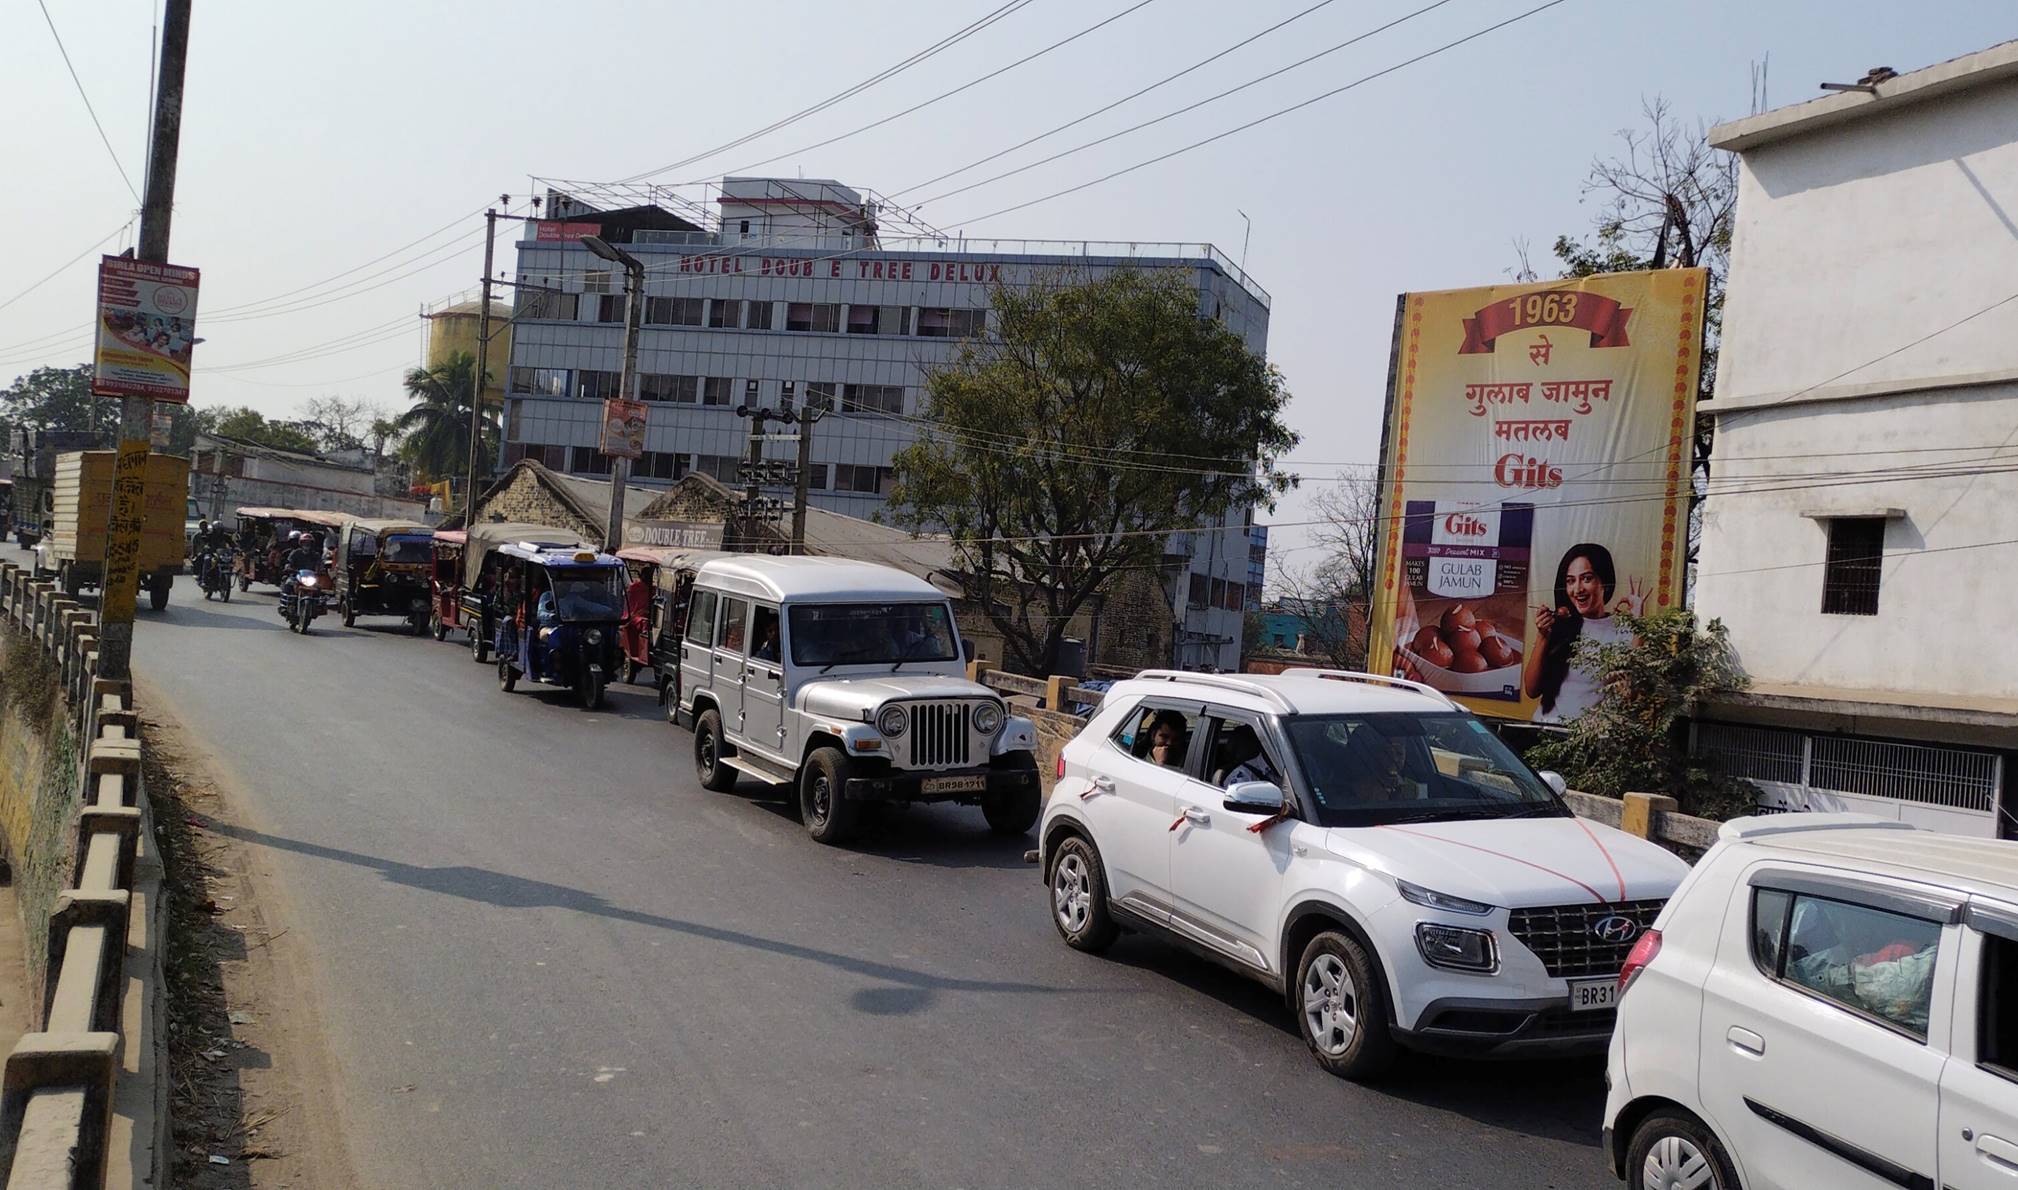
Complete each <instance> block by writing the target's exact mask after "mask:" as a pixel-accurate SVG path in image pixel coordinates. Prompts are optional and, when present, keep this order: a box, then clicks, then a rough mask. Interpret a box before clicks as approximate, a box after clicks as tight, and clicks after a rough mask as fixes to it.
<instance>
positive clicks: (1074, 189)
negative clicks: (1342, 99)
mask: <svg viewBox="0 0 2018 1190" xmlns="http://www.w3.org/2000/svg"><path fill="white" fill-rule="evenodd" d="M1564 2H1565V0H1547V3H1545V4H1539V5H1536V6H1535V7H1533V8H1530V9H1528V10H1527V11H1526V12H1523V13H1520V14H1518V15H1516V16H1511V17H1508V18H1507V19H1506V20H1503V21H1500V22H1499V23H1497V24H1493V25H1488V26H1486V27H1485V28H1483V29H1480V30H1478V31H1477V32H1475V33H1467V34H1466V35H1464V36H1463V37H1460V38H1458V39H1457V40H1456V41H1451V42H1446V43H1444V44H1443V45H1440V46H1438V47H1436V48H1435V49H1433V50H1427V51H1425V52H1423V53H1420V54H1417V55H1416V56H1415V57H1413V58H1409V59H1406V60H1404V61H1401V62H1397V63H1395V64H1394V65H1392V66H1389V67H1386V68H1384V69H1381V70H1376V71H1374V72H1373V73H1372V74H1368V75H1362V76H1360V77H1359V78H1356V79H1354V80H1353V81H1351V82H1349V83H1347V84H1345V85H1344V86H1342V87H1334V88H1332V89H1331V90H1329V91H1326V92H1324V93H1322V94H1319V95H1313V96H1311V97H1310V98H1309V99H1306V100H1303V101H1302V102H1301V103H1293V104H1291V105H1290V106H1288V107H1285V108H1279V109H1277V110H1275V111H1272V112H1270V113H1268V114H1267V115H1265V116H1261V117H1259V118H1257V119H1253V120H1249V121H1248V122H1246V123H1245V124H1239V125H1236V126H1234V127H1232V128H1229V129H1227V130H1226V131H1224V132H1217V133H1214V134H1213V135H1211V136H1208V137H1206V138H1204V139H1203V140H1196V141H1193V142H1191V143H1190V144H1188V145H1185V146H1183V147H1181V148H1177V149H1172V150H1170V151H1169V152H1168V153H1159V154H1157V155H1156V156H1154V157H1151V158H1149V159H1148V160H1147V161H1138V162H1136V163H1135V164H1134V165H1130V166H1126V167H1124V168H1121V169H1117V170H1114V171H1113V172H1111V173H1106V174H1102V175H1101V176H1099V177H1097V178H1094V179H1093V180H1091V181H1088V182H1081V183H1080V184H1078V185H1077V186H1068V187H1066V188H1065V189H1063V190H1058V191H1054V192H1052V193H1050V194H1046V195H1042V196H1040V197H1037V198H1033V199H1030V200H1028V201H1026V202H1019V203H1017V204H1015V205H1014V206H1008V207H1003V208H1002V209H1001V210H998V211H990V212H988V213H987V214H986V215H980V216H976V217H975V218H972V219H959V220H954V221H952V226H955V227H964V226H966V225H968V224H971V223H981V222H984V221H986V220H989V219H993V218H995V217H996V216H998V215H1007V214H1009V213H1011V212H1013V211H1020V210H1023V209H1024V208H1026V207H1034V206H1036V205H1038V204H1039V203H1046V202H1050V201H1051V200H1052V199H1054V198H1063V197H1064V196H1065V195H1068V194H1076V193H1078V192H1079V191H1081V190H1086V189H1089V188H1091V187H1094V186H1098V185H1100V184H1101V183H1102V182H1110V181H1113V180H1114V179H1115V178H1118V177H1121V176H1123V175H1125V174H1132V173H1134V172H1135V171H1136V170H1139V169H1147V168H1148V167H1150V166H1152V165H1156V164H1159V163H1161V162H1164V161H1168V160H1170V159H1171V158H1173V157H1178V156H1181V155H1183V154H1185V153H1189V152H1191V151H1192V150H1193V149H1202V148H1204V147H1205V146H1206V145H1209V144H1212V143H1214V142H1215V141H1221V140H1225V139H1226V138H1227V137H1229V136H1233V135H1235V134H1237V133H1241V132H1246V131H1247V130H1249V129H1251V128H1255V127H1258V126H1260V125H1262V124H1266V123H1268V122H1269V121H1270V120H1275V119H1279V118H1281V117H1283V116H1286V115H1289V114H1290V113H1292V112H1297V111H1301V110H1303V109H1304V108H1306V107H1309V106H1311V105H1312V104H1314V103H1321V102H1323V101H1324V100H1326V99H1330V98H1332V97H1333V96H1336V95H1341V94H1344V93H1345V92H1347V91H1350V90H1352V89H1353V88H1355V87H1359V86H1363V85H1365V84H1367V83H1370V82H1372V81H1374V80H1375V79H1378V78H1383V77H1385V76H1387V75H1390V74H1393V73H1394V72H1396V71H1398V70H1402V69H1405V68H1407V67H1410V66H1413V65H1415V64H1416V63H1418V62H1421V61H1424V60H1425V59H1428V58H1434V57H1436V56H1437V55H1438V54H1442V53H1445V52H1447V51H1449V50H1454V49H1456V48H1457V47H1458V46H1461V45H1463V44H1465V43H1466V42H1468V41H1476V40H1477V39H1479V38H1481V37H1484V36H1485V35H1486V34H1488V33H1493V32H1497V31H1498V30H1500V29H1504V28H1506V27H1507V26H1508V25H1512V24H1516V23H1518V22H1520V21H1524V20H1526V19H1528V18H1529V17H1531V16H1534V15H1536V14H1537V13H1542V12H1546V11H1548V10H1549V9H1551V8H1554V7H1555V6H1557V5H1558V4H1562V3H1564Z"/></svg>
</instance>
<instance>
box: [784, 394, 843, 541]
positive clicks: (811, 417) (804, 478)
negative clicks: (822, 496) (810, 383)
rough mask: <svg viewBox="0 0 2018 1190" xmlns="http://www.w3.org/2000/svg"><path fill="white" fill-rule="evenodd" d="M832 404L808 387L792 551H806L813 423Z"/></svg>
mask: <svg viewBox="0 0 2018 1190" xmlns="http://www.w3.org/2000/svg"><path fill="white" fill-rule="evenodd" d="M786 391H787V392H789V391H790V390H789V389H787V390H786ZM831 404H833V401H832V400H831V399H829V398H827V397H824V396H819V397H816V396H814V395H813V394H812V392H811V390H808V391H807V393H806V404H805V406H804V407H803V408H802V409H800V410H799V470H798V473H797V474H795V475H794V476H792V552H793V553H795V554H803V553H805V552H806V485H807V484H808V483H810V482H811V476H812V472H813V461H812V460H813V423H814V422H817V421H819V420H820V419H821V418H823V417H825V416H827V407H828V406H829V405H831Z"/></svg>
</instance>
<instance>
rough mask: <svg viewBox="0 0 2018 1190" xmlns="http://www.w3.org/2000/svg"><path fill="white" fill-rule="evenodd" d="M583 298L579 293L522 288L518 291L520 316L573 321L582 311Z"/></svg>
mask: <svg viewBox="0 0 2018 1190" xmlns="http://www.w3.org/2000/svg"><path fill="white" fill-rule="evenodd" d="M581 298H582V295H580V294H578V293H561V292H559V291H557V290H551V289H535V288H531V287H528V288H525V289H521V290H519V292H518V317H520V318H551V319H555V320H556V321H560V322H573V321H575V318H576V316H577V315H578V314H579V312H580V307H581Z"/></svg>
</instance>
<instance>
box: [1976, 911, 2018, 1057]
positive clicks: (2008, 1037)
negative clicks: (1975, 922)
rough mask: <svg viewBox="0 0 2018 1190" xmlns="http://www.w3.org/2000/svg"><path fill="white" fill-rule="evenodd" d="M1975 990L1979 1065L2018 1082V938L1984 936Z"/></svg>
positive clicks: (1996, 935) (2000, 935) (1995, 935)
mask: <svg viewBox="0 0 2018 1190" xmlns="http://www.w3.org/2000/svg"><path fill="white" fill-rule="evenodd" d="M1982 968H1983V981H1982V984H1981V985H1980V986H1979V987H1977V989H1976V1012H1977V1017H1976V1063H1977V1065H1979V1066H1981V1067H1983V1068H1984V1069H1985V1070H1988V1071H1990V1072H1991V1073H1993V1074H2001V1075H2003V1076H2004V1077H2005V1078H2008V1079H2011V1080H2013V1081H2014V1082H2018V938H2007V937H2005V936H2004V935H2002V934H1984V935H1983V963H1982Z"/></svg>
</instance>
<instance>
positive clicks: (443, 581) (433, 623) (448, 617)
mask: <svg viewBox="0 0 2018 1190" xmlns="http://www.w3.org/2000/svg"><path fill="white" fill-rule="evenodd" d="M468 542H469V534H467V533H464V532H463V531H462V530H461V529H442V530H440V531H438V532H436V533H435V535H434V538H433V540H432V541H430V542H429V543H428V544H429V547H430V549H429V553H430V554H431V555H432V559H433V561H432V565H431V566H430V567H429V571H428V582H427V586H428V602H429V604H430V607H429V610H428V615H427V630H428V632H429V633H430V634H431V635H432V636H433V637H434V638H435V639H436V640H447V639H448V633H449V629H451V628H462V627H465V625H464V623H463V616H462V599H461V595H462V552H463V549H464V547H465V546H466V545H467V544H468Z"/></svg>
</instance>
